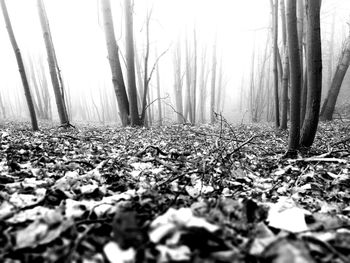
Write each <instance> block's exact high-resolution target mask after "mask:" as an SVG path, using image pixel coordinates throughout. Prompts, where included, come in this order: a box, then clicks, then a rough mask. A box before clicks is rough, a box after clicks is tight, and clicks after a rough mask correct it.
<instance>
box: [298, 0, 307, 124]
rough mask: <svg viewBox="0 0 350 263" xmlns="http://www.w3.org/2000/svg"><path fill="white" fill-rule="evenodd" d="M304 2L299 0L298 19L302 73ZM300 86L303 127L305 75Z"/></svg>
mask: <svg viewBox="0 0 350 263" xmlns="http://www.w3.org/2000/svg"><path fill="white" fill-rule="evenodd" d="M304 5H305V4H304V0H297V19H298V23H297V25H298V41H299V56H300V72H301V73H303V67H304V66H303V65H304V63H303V59H304V55H303V35H304V15H305V10H304ZM300 83H301V84H300V86H301V93H302V95H301V97H302V100H301V103H302V104H301V111H300V126H302V125H303V122H304V118H305V112H306V98H307V95H306V94H307V90H304V86H303V83H304V82H303V74H301V75H300Z"/></svg>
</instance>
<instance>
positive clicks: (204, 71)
mask: <svg viewBox="0 0 350 263" xmlns="http://www.w3.org/2000/svg"><path fill="white" fill-rule="evenodd" d="M200 60H201V63H200V65H199V67H200V71H199V83H198V84H199V86H198V92H199V94H198V95H199V96H198V122H199V123H203V122H204V119H205V118H204V116H205V97H206V96H205V95H206V91H207V87H206V82H205V79H206V75H208V68H207V61H206V60H207V47H206V46H204V47H203V48H202V54H201V58H200Z"/></svg>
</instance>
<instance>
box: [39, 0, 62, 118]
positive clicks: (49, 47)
mask: <svg viewBox="0 0 350 263" xmlns="http://www.w3.org/2000/svg"><path fill="white" fill-rule="evenodd" d="M37 3H38V12H39V17H40V23H41V28H42V31H43V36H44V41H45V46H46V52H47V57H48V63H49V68H50V76H51V81H52V86H53V89H54V94H55V99H56V105H57V110H58V116H59V118H60V122H61V124H68V123H69V119H68V114H67V110H66V107H65V105H64V99H63V93H62V89H61V86H60V80H59V78H58V73H57V66H56V60H55V54H54V46H53V43H52V38H51V33H50V29H49V23H48V20H47V16H46V11H45V7H44V3H43V0H37Z"/></svg>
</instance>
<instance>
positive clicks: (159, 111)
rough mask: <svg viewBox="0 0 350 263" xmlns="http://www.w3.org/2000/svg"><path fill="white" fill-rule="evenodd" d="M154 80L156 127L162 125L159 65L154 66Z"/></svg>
mask: <svg viewBox="0 0 350 263" xmlns="http://www.w3.org/2000/svg"><path fill="white" fill-rule="evenodd" d="M156 57H158V52H157V50H156ZM156 80H157V100H158V101H157V104H158V126H162V125H163V121H162V102H161V97H160V74H159V65H158V63H157V66H156Z"/></svg>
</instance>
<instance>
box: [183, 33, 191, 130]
mask: <svg viewBox="0 0 350 263" xmlns="http://www.w3.org/2000/svg"><path fill="white" fill-rule="evenodd" d="M188 42H189V41H188V38H187V37H186V47H185V48H186V101H185V109H184V117H185V118H187V117H188V120H189V121H190V122H191V123H192V116H193V115H192V107H193V105H192V96H191V95H192V92H191V90H192V84H193V81H192V77H193V76H192V64H191V60H192V58H191V56H190V46H189V43H188Z"/></svg>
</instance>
